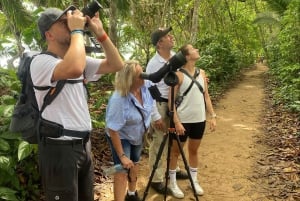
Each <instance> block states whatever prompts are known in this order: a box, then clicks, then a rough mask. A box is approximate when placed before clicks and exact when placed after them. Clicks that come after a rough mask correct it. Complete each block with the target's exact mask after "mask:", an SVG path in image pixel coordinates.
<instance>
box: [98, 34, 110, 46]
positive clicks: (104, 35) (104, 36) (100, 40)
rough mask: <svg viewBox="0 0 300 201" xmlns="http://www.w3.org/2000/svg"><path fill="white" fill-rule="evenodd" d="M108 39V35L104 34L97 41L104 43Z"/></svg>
mask: <svg viewBox="0 0 300 201" xmlns="http://www.w3.org/2000/svg"><path fill="white" fill-rule="evenodd" d="M106 39H108V35H107V34H106V33H105V32H104V34H103V35H102V36H100V37H98V38H97V41H98V42H100V43H102V42H104V41H105V40H106Z"/></svg>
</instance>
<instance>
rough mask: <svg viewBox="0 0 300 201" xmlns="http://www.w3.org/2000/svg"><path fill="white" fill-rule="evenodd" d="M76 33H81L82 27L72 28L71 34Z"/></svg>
mask: <svg viewBox="0 0 300 201" xmlns="http://www.w3.org/2000/svg"><path fill="white" fill-rule="evenodd" d="M77 33H80V34H82V35H83V33H84V31H83V30H82V29H74V30H72V31H71V35H73V34H77Z"/></svg>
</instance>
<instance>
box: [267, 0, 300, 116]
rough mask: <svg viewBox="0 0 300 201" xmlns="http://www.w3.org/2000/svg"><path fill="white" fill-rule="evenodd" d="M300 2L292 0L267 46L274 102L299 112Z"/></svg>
mask: <svg viewBox="0 0 300 201" xmlns="http://www.w3.org/2000/svg"><path fill="white" fill-rule="evenodd" d="M299 10H300V2H299V1H297V0H292V1H291V2H290V4H289V6H288V7H287V10H286V11H285V12H284V16H283V17H282V24H283V25H284V26H283V28H282V29H281V31H280V33H279V35H278V37H277V39H276V40H274V41H273V43H272V45H269V46H268V49H269V52H270V58H268V59H269V64H270V66H271V73H272V75H273V76H274V79H275V80H276V81H277V87H276V89H275V91H274V94H275V98H276V100H275V102H277V103H284V104H285V105H286V107H287V108H289V109H291V110H293V111H295V112H300V57H299V52H300V36H299V33H300V22H299V19H300V12H299Z"/></svg>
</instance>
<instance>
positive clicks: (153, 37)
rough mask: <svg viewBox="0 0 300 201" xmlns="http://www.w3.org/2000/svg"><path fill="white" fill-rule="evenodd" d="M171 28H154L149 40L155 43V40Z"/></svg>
mask: <svg viewBox="0 0 300 201" xmlns="http://www.w3.org/2000/svg"><path fill="white" fill-rule="evenodd" d="M171 30H172V27H169V28H165V29H163V28H159V29H157V30H155V31H154V32H152V33H151V42H152V44H153V45H156V44H157V42H158V41H159V40H160V39H161V38H162V37H164V36H165V35H167V34H168V33H169V32H170V31H171Z"/></svg>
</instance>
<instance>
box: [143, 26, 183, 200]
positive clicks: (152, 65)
mask: <svg viewBox="0 0 300 201" xmlns="http://www.w3.org/2000/svg"><path fill="white" fill-rule="evenodd" d="M171 30H172V27H169V28H159V29H157V30H155V31H154V32H152V34H151V42H152V44H153V45H154V46H155V48H156V53H155V55H154V56H153V57H152V58H151V59H150V61H149V63H148V65H147V68H146V73H147V74H151V73H155V72H156V71H158V70H159V69H160V68H161V67H163V66H164V65H165V63H166V62H167V61H168V60H169V59H170V58H171V57H172V56H173V55H174V54H175V52H173V51H172V48H173V47H174V37H173V36H172V35H171V34H170V33H169V32H170V31H171ZM156 86H157V88H158V90H159V91H160V93H161V98H160V100H156V102H157V104H156V107H157V110H158V112H159V114H160V116H155V117H152V120H153V122H152V123H151V127H152V130H153V133H152V139H153V140H152V142H151V144H150V147H149V168H150V170H152V168H153V165H154V163H155V160H156V157H157V154H158V149H159V147H160V145H161V143H162V140H163V136H164V135H165V134H166V133H167V132H168V128H169V123H170V119H169V117H168V116H167V110H168V95H169V86H168V85H167V84H166V83H165V82H164V81H163V80H161V81H160V82H158V83H157V84H156ZM163 161H166V146H165V147H164V151H163V153H162V157H161V158H160V160H159V163H158V166H157V169H156V170H155V174H154V177H153V179H152V183H151V187H152V188H153V189H154V190H156V191H157V192H158V193H160V194H164V192H165V184H164V176H165V167H164V165H163ZM176 177H177V178H178V179H187V178H188V175H187V174H186V173H184V172H182V171H180V169H179V168H178V171H177V173H176ZM178 189H179V188H178ZM170 190H171V193H172V194H173V195H174V196H175V197H181V196H176V194H180V192H179V193H178V192H176V190H177V189H174V188H173V189H171V188H170ZM179 190H180V189H179Z"/></svg>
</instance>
